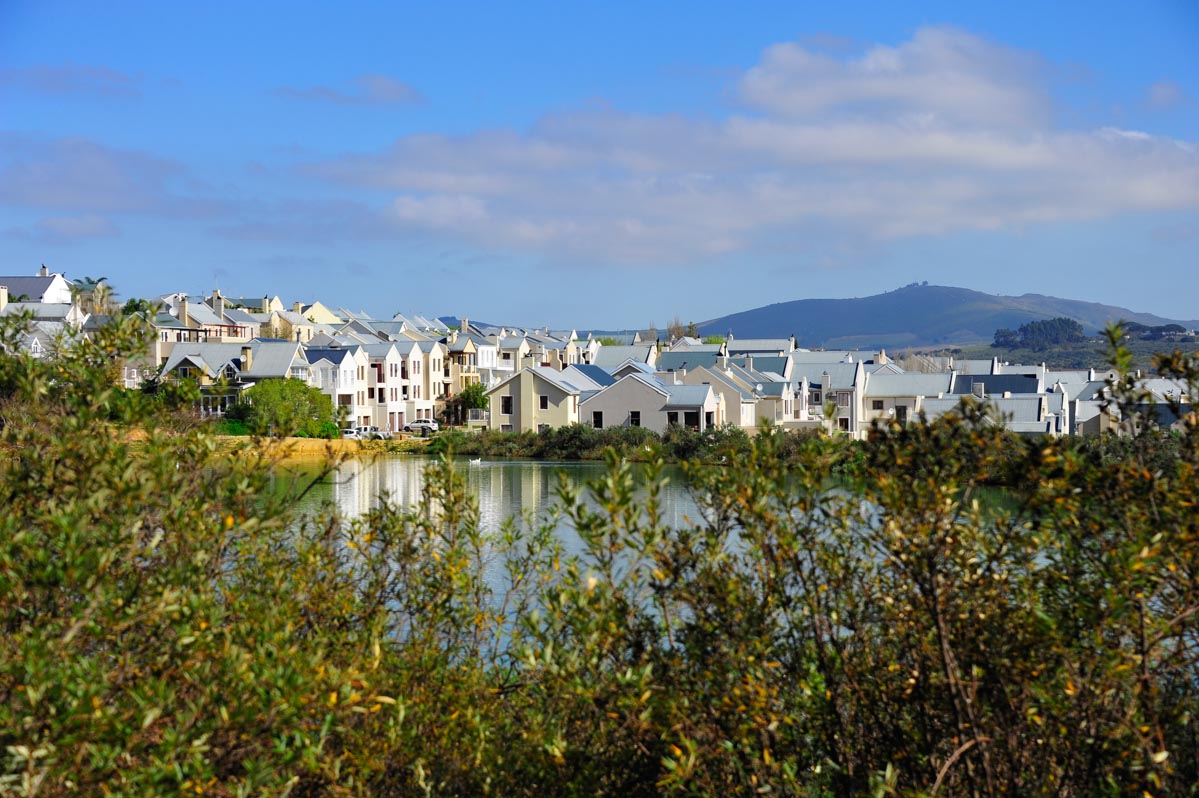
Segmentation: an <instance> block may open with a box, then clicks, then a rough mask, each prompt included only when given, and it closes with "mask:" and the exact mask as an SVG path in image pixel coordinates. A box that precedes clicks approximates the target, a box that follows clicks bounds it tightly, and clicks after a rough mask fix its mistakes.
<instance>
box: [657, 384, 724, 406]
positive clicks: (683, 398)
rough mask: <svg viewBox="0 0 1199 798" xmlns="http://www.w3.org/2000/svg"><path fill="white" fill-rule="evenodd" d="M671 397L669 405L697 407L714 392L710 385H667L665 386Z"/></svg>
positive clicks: (667, 403) (668, 399)
mask: <svg viewBox="0 0 1199 798" xmlns="http://www.w3.org/2000/svg"><path fill="white" fill-rule="evenodd" d="M663 387H664V388H665V389H666V393H667V394H669V398H667V400H666V406H667V407H697V406H699V405H702V404H704V402H706V401H707V400H708V396H709V394H711V393H712V386H710V385H666V386H663Z"/></svg>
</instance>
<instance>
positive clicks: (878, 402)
mask: <svg viewBox="0 0 1199 798" xmlns="http://www.w3.org/2000/svg"><path fill="white" fill-rule="evenodd" d="M870 409H871V410H882V409H883V400H882V399H875V400H874V401H872V402H871V403H870Z"/></svg>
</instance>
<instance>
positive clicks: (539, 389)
mask: <svg viewBox="0 0 1199 798" xmlns="http://www.w3.org/2000/svg"><path fill="white" fill-rule="evenodd" d="M580 395H581V391H580V390H579V389H578V388H577V387H575V386H574V385H573V384H571V383H570V382H568V381H567V380H565V379H563V377H562V375H561V373H560V372H558V371H557V370H556V369H552V368H548V367H545V366H532V367H530V368H526V369H521V370H520V371H518V372H516V373H515V374H513V375H512V376H511V377H508V378H507V379H506V380H504V381H502V382H501V383H499V384H498V385H496V386H495V387H494V388H492V389H491V390H490V391H488V392H487V400H488V404H489V408H490V411H491V414H490V415H491V418H490V422H489V423H490V426H491V429H494V430H500V431H503V432H539V431H541V430H543V429H553V428H557V427H565V426H568V425H570V424H577V423H578V421H579V398H580Z"/></svg>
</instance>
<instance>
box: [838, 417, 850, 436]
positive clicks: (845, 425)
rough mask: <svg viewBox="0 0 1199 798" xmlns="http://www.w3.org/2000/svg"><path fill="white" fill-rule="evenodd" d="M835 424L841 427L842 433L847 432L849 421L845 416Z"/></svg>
mask: <svg viewBox="0 0 1199 798" xmlns="http://www.w3.org/2000/svg"><path fill="white" fill-rule="evenodd" d="M837 424H838V426H840V427H841V431H842V432H849V419H848V418H846V417H845V416H842V417H841V418H839V419H837Z"/></svg>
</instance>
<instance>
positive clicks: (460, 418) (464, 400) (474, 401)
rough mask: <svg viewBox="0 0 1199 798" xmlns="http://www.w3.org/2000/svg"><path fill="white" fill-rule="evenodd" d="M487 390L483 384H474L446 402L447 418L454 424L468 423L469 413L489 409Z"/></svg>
mask: <svg viewBox="0 0 1199 798" xmlns="http://www.w3.org/2000/svg"><path fill="white" fill-rule="evenodd" d="M487 405H488V402H487V389H486V388H484V387H483V384H482V383H479V382H472V383H470V384H469V385H466V386H464V387H463V388H462V390H461V391H459V392H458V393H457V394H456V395H455V396H452V397H450V400H449V401H448V402H446V413H445V415H446V418H447V420H448V421H449V422H450V423H452V424H464V423H466V419H467V416H468V415H469V414H468V412H467V411H469V410H484V409H486V408H487Z"/></svg>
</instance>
